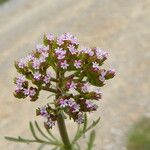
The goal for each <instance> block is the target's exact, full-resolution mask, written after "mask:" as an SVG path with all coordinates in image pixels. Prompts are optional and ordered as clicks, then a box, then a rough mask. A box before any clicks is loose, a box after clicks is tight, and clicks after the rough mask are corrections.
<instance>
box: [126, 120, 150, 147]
mask: <svg viewBox="0 0 150 150" xmlns="http://www.w3.org/2000/svg"><path fill="white" fill-rule="evenodd" d="M127 149H128V150H150V119H149V118H142V119H141V120H140V121H139V122H137V123H136V124H135V125H134V127H133V129H132V130H131V131H130V133H129V135H128V140H127Z"/></svg>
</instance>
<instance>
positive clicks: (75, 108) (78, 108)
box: [72, 103, 80, 112]
mask: <svg viewBox="0 0 150 150" xmlns="http://www.w3.org/2000/svg"><path fill="white" fill-rule="evenodd" d="M72 108H73V111H72V112H79V110H80V105H79V104H76V103H75V104H74V105H73V106H72Z"/></svg>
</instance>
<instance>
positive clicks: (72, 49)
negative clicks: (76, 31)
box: [68, 45, 77, 54]
mask: <svg viewBox="0 0 150 150" xmlns="http://www.w3.org/2000/svg"><path fill="white" fill-rule="evenodd" d="M68 49H69V51H70V53H71V54H76V52H77V50H76V49H75V46H74V45H69V46H68Z"/></svg>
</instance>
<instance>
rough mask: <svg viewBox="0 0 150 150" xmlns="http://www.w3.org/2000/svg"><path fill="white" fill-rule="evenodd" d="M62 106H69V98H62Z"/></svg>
mask: <svg viewBox="0 0 150 150" xmlns="http://www.w3.org/2000/svg"><path fill="white" fill-rule="evenodd" d="M59 104H60V107H62V108H65V107H67V106H68V100H67V99H60V102H59Z"/></svg>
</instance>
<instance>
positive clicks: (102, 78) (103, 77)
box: [99, 71, 106, 82]
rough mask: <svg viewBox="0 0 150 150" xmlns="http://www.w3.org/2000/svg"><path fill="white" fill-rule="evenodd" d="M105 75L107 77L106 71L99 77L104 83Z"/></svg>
mask: <svg viewBox="0 0 150 150" xmlns="http://www.w3.org/2000/svg"><path fill="white" fill-rule="evenodd" d="M105 75H106V71H102V72H101V74H100V76H99V80H100V81H102V82H104V81H105Z"/></svg>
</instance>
